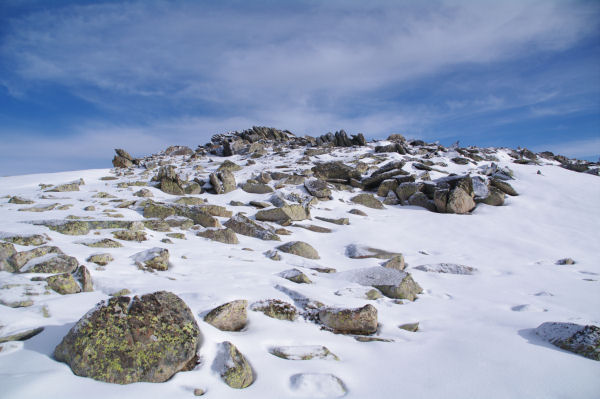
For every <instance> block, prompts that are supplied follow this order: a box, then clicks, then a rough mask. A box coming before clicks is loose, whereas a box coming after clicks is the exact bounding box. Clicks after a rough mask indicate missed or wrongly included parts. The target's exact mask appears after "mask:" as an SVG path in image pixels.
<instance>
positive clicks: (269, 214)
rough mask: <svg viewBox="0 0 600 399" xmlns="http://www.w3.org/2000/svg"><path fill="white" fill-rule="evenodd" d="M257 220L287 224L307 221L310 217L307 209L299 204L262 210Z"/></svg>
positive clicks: (258, 213) (257, 214)
mask: <svg viewBox="0 0 600 399" xmlns="http://www.w3.org/2000/svg"><path fill="white" fill-rule="evenodd" d="M255 217H256V220H260V221H266V222H276V223H280V224H286V223H289V222H291V221H300V220H305V219H308V218H309V217H310V213H309V212H308V210H307V208H305V207H303V206H302V205H299V204H293V205H284V206H282V207H280V208H271V209H264V210H260V211H258V212H257V213H256V215H255Z"/></svg>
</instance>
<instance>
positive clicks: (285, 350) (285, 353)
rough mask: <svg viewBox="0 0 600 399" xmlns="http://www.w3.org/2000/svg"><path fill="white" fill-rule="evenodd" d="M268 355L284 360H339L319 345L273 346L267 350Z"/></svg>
mask: <svg viewBox="0 0 600 399" xmlns="http://www.w3.org/2000/svg"><path fill="white" fill-rule="evenodd" d="M269 353H271V354H272V355H274V356H277V357H279V358H282V359H286V360H311V359H324V360H340V358H339V357H337V356H336V355H335V354H334V353H332V352H331V351H330V350H329V349H328V348H327V347H325V346H319V345H306V346H274V347H271V348H269Z"/></svg>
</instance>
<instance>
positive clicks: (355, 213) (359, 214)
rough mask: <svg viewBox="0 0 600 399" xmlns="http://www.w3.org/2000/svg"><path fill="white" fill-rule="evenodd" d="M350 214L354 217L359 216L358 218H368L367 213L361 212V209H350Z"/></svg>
mask: <svg viewBox="0 0 600 399" xmlns="http://www.w3.org/2000/svg"><path fill="white" fill-rule="evenodd" d="M348 213H351V214H353V215H358V216H368V215H367V214H366V213H364V212H363V211H361V210H360V209H350V210H349V211H348Z"/></svg>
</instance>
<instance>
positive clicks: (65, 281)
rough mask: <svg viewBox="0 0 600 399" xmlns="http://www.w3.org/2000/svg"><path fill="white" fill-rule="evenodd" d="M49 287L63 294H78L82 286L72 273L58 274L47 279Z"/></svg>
mask: <svg viewBox="0 0 600 399" xmlns="http://www.w3.org/2000/svg"><path fill="white" fill-rule="evenodd" d="M46 282H47V283H48V287H49V288H51V289H53V290H54V291H56V292H58V293H59V294H61V295H68V294H77V293H79V292H81V287H80V286H79V284H77V281H76V280H75V278H74V277H73V275H72V274H70V273H62V274H56V275H54V276H50V277H48V278H47V279H46Z"/></svg>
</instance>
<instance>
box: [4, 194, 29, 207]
mask: <svg viewBox="0 0 600 399" xmlns="http://www.w3.org/2000/svg"><path fill="white" fill-rule="evenodd" d="M8 202H9V203H10V204H19V205H31V204H33V203H34V201H32V200H30V199H27V198H23V197H19V196H14V197H10V199H9V200H8Z"/></svg>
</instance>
